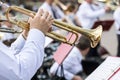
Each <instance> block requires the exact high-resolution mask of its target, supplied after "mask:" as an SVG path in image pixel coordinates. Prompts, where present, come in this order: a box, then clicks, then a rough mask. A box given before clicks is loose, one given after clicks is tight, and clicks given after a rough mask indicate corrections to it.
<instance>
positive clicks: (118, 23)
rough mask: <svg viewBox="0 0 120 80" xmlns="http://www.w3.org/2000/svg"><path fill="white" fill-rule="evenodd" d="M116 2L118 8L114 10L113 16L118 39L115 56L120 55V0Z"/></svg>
mask: <svg viewBox="0 0 120 80" xmlns="http://www.w3.org/2000/svg"><path fill="white" fill-rule="evenodd" d="M118 2H119V5H118V8H117V9H116V10H115V12H114V14H113V17H114V20H115V27H116V34H117V39H118V47H117V56H119V57H120V0H119V1H118Z"/></svg>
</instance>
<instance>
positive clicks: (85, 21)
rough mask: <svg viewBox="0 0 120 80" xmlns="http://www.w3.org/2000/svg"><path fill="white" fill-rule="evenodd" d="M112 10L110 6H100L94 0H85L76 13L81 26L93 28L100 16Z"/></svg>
mask: <svg viewBox="0 0 120 80" xmlns="http://www.w3.org/2000/svg"><path fill="white" fill-rule="evenodd" d="M109 10H110V8H109V7H104V8H101V9H100V8H99V6H98V5H97V4H94V3H93V0H84V1H83V3H82V4H81V5H80V7H79V10H78V11H77V13H76V16H77V17H78V19H79V21H80V22H81V26H82V27H83V28H87V29H91V28H92V27H93V25H94V23H95V22H96V21H97V20H98V18H99V17H100V16H102V15H104V14H105V13H106V12H108V11H109Z"/></svg>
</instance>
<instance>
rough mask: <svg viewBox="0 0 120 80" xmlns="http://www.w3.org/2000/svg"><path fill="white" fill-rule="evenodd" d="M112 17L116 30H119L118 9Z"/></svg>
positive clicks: (119, 10)
mask: <svg viewBox="0 0 120 80" xmlns="http://www.w3.org/2000/svg"><path fill="white" fill-rule="evenodd" d="M113 17H114V20H115V26H116V29H117V30H118V29H119V28H120V7H119V8H117V9H116V10H115V12H114V14H113Z"/></svg>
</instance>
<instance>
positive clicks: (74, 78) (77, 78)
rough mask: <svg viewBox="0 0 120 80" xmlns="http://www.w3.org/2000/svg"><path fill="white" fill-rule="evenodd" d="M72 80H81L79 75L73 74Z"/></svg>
mask: <svg viewBox="0 0 120 80" xmlns="http://www.w3.org/2000/svg"><path fill="white" fill-rule="evenodd" d="M72 80H83V79H82V78H81V77H80V76H74V77H73V79H72Z"/></svg>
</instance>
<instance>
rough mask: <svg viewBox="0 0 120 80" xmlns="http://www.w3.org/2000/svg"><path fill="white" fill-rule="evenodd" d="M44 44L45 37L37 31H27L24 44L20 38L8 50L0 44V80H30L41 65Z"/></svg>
mask: <svg viewBox="0 0 120 80" xmlns="http://www.w3.org/2000/svg"><path fill="white" fill-rule="evenodd" d="M24 43H25V44H24ZM44 43H45V36H44V34H43V33H42V32H41V31H39V30H37V29H31V30H30V31H29V35H28V38H27V40H26V42H25V40H24V39H23V38H22V37H21V36H20V37H19V38H18V39H17V40H16V41H15V43H13V44H12V46H11V48H10V49H9V48H8V47H6V46H5V45H3V44H2V43H0V56H1V58H0V80H30V79H31V78H32V76H33V75H34V74H35V72H36V71H37V69H38V68H39V67H40V66H41V65H42V62H43V58H44Z"/></svg>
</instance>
